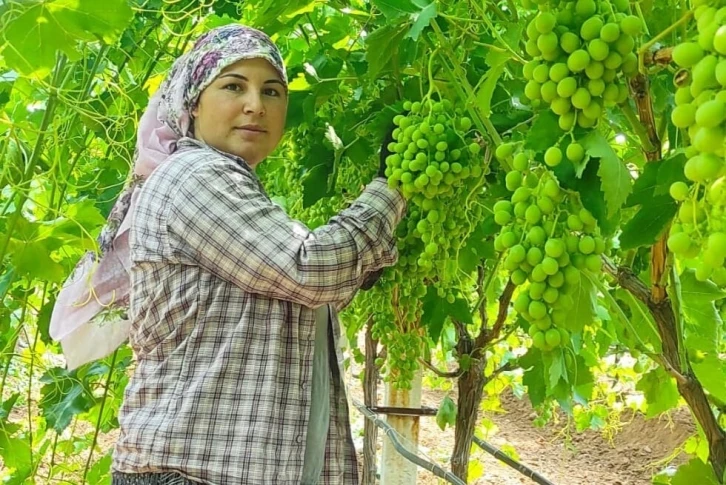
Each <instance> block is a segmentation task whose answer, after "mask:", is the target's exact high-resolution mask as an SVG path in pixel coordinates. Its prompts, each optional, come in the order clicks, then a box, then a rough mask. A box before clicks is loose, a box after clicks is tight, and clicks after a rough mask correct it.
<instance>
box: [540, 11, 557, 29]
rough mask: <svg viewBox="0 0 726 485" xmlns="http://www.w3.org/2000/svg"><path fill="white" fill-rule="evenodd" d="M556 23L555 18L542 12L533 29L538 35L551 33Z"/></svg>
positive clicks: (548, 13)
mask: <svg viewBox="0 0 726 485" xmlns="http://www.w3.org/2000/svg"><path fill="white" fill-rule="evenodd" d="M556 22H557V19H556V17H555V16H554V15H553V14H552V13H550V12H542V13H540V14H539V15H538V16H537V18H536V19H535V27H536V28H537V31H538V32H539V33H540V34H546V33H548V32H551V31H552V29H553V28H554V27H555V23H556Z"/></svg>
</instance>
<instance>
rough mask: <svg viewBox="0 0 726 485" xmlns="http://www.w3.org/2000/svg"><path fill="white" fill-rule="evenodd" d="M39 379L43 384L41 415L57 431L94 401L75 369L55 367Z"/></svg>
mask: <svg viewBox="0 0 726 485" xmlns="http://www.w3.org/2000/svg"><path fill="white" fill-rule="evenodd" d="M40 381H41V382H43V383H44V384H45V385H44V386H43V387H42V388H41V390H40V394H41V400H40V404H39V407H40V409H41V415H42V416H43V417H44V418H45V420H46V422H47V423H48V426H49V427H52V428H53V429H55V430H56V431H58V432H59V433H60V432H62V431H63V430H64V429H65V428H66V427H68V425H69V424H70V423H71V420H72V419H73V417H74V416H76V415H78V414H80V413H83V412H86V411H88V410H89V409H91V408H92V407H93V405H94V403H95V398H94V397H93V394H92V393H91V390H90V389H88V388H87V387H86V386H85V385H84V384H83V383H82V382H81V381H80V380H79V379H78V376H77V372H76V371H72V372H69V371H67V370H65V369H62V368H60V367H56V368H53V369H50V370H49V371H47V372H46V373H45V374H43V376H42V377H41V378H40Z"/></svg>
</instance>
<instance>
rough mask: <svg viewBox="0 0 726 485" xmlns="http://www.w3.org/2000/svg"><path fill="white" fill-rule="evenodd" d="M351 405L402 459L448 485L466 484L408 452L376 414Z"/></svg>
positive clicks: (395, 434) (446, 471) (389, 427)
mask: <svg viewBox="0 0 726 485" xmlns="http://www.w3.org/2000/svg"><path fill="white" fill-rule="evenodd" d="M353 405H354V406H355V407H356V408H358V411H360V412H361V413H362V414H363V416H365V417H366V419H370V420H371V421H372V422H373V423H375V425H376V426H378V427H379V428H381V429H382V430H383V431H384V432H385V433H386V436H388V438H389V439H390V440H391V443H392V444H393V447H394V448H395V449H396V451H397V452H398V453H400V454H401V456H403V457H404V458H406V459H407V460H408V461H410V462H411V463H414V464H416V465H417V466H420V467H421V468H423V469H425V470H428V471H430V472H431V473H433V474H434V475H436V476H437V477H439V478H441V479H443V480H446V481H447V482H449V483H453V484H454V485H466V483H465V482H464V481H463V480H462V479H461V478H459V477H457V476H456V475H454V474H453V473H451V472H450V471H448V470H445V469H443V468H441V467H440V466H439V465H437V464H436V463H432V462H430V461H428V460H424V459H423V458H421V457H420V456H418V455H417V454H416V453H414V452H412V451H410V450H408V449H407V448H406V447H405V446H404V445H403V444H402V443H401V441H400V440H399V434H398V432H397V431H396V430H395V429H393V428H392V427H391V425H389V424H388V423H386V422H385V421H383V420H382V419H380V418H379V417H378V416H376V414H375V413H374V412H373V411H371V410H370V409H368V408H367V407H365V406H364V405H362V404H361V403H359V402H358V401H356V400H355V399H354V400H353Z"/></svg>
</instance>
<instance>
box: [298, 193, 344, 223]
mask: <svg viewBox="0 0 726 485" xmlns="http://www.w3.org/2000/svg"><path fill="white" fill-rule="evenodd" d="M344 206H345V203H344V200H343V197H342V196H340V195H333V196H331V197H326V198H324V199H320V200H318V201H317V202H315V203H314V204H313V205H311V206H309V207H306V208H304V209H300V210H299V211H297V213H296V214H295V217H296V218H297V219H299V220H300V221H302V222H303V223H305V225H306V226H307V227H308V228H310V229H311V230H312V229H315V228H317V227H320V226H322V225H325V224H327V223H328V221H329V220H330V218H331V217H333V216H334V215H336V214H337V213H338V212H340V211H341V210H343V207H344Z"/></svg>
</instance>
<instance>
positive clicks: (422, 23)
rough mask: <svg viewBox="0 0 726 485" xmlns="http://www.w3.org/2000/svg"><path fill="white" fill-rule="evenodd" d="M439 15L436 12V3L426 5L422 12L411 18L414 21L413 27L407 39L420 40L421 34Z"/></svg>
mask: <svg viewBox="0 0 726 485" xmlns="http://www.w3.org/2000/svg"><path fill="white" fill-rule="evenodd" d="M437 15H438V12H437V11H436V3H435V2H431V3H430V4H428V5H426V6H425V7H424V8H423V9H422V10H421V11H420V12H417V13H415V14H413V15H412V16H411V18H412V19H413V25H412V26H411V30H409V31H408V33H407V34H406V38H408V37H410V38H412V39H413V40H418V38H419V36H420V35H421V32H423V30H424V29H425V28H426V27H428V26H429V24H431V20H433V19H435V18H436V16H437Z"/></svg>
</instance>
